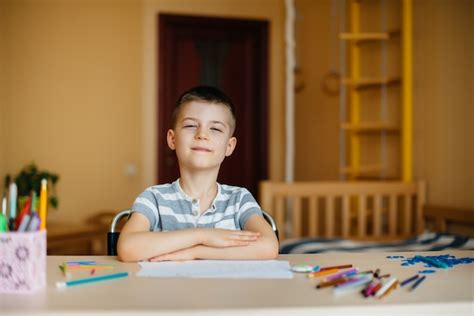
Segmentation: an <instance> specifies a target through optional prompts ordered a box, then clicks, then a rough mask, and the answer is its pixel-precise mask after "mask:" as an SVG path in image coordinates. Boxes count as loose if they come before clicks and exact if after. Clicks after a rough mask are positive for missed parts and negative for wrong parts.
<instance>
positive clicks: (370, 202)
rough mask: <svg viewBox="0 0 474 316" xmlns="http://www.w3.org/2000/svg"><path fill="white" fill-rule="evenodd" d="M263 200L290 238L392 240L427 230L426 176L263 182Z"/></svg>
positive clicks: (284, 237) (283, 232) (261, 184)
mask: <svg viewBox="0 0 474 316" xmlns="http://www.w3.org/2000/svg"><path fill="white" fill-rule="evenodd" d="M259 200H260V201H259V202H260V205H261V207H262V208H264V209H265V210H266V211H268V212H269V213H270V214H271V215H272V216H273V217H274V218H275V221H276V224H277V226H278V227H279V228H280V240H284V239H286V238H302V237H327V238H334V237H340V238H346V239H362V240H390V239H392V240H393V239H397V238H406V237H409V236H413V235H416V234H418V233H420V232H421V231H422V230H423V214H422V212H423V205H424V203H425V185H424V183H423V182H418V183H405V182H388V181H387V182H382V181H377V182H375V181H373V182H355V181H354V182H350V181H347V182H343V181H340V182H293V183H286V182H271V181H263V182H261V183H260V199H259Z"/></svg>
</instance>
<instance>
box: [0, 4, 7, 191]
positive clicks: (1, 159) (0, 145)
mask: <svg viewBox="0 0 474 316" xmlns="http://www.w3.org/2000/svg"><path fill="white" fill-rule="evenodd" d="M5 31H6V30H5V18H4V10H3V7H2V6H1V5H0V47H1V48H0V190H1V191H0V192H3V175H4V174H5V132H4V130H5V123H4V121H5V113H4V108H5V85H6V80H5V79H6V78H5V76H2V75H1V74H3V73H4V72H5V62H6V60H5Z"/></svg>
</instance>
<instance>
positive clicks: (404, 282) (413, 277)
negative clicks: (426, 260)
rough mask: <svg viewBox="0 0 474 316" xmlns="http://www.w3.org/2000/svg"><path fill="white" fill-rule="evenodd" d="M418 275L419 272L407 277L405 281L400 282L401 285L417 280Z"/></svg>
mask: <svg viewBox="0 0 474 316" xmlns="http://www.w3.org/2000/svg"><path fill="white" fill-rule="evenodd" d="M418 277H419V275H418V274H417V275H414V276H412V277H411V278H408V279H406V280H405V281H403V282H402V283H400V285H401V286H405V285H407V284H408V283H410V282H413V281H415V280H416V279H418Z"/></svg>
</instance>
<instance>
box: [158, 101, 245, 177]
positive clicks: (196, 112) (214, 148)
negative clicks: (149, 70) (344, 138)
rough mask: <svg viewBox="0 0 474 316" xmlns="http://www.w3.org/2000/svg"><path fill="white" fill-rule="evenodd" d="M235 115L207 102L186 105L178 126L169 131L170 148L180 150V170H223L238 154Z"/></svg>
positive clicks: (180, 115) (182, 110)
mask: <svg viewBox="0 0 474 316" xmlns="http://www.w3.org/2000/svg"><path fill="white" fill-rule="evenodd" d="M231 122H232V115H231V113H230V110H229V109H228V108H227V107H226V106H224V105H222V104H215V103H208V102H205V101H191V102H189V103H187V104H184V105H183V107H182V109H181V110H180V112H179V114H178V118H177V120H176V125H175V127H174V128H173V129H170V130H168V134H167V141H168V146H169V147H170V148H171V149H172V150H176V155H177V156H178V163H179V166H180V168H187V169H189V170H206V169H214V168H219V167H220V165H221V163H222V161H223V160H224V158H225V157H226V156H230V155H231V154H232V152H233V151H234V148H235V145H236V143H237V139H236V138H235V137H232V135H231V133H232V125H231Z"/></svg>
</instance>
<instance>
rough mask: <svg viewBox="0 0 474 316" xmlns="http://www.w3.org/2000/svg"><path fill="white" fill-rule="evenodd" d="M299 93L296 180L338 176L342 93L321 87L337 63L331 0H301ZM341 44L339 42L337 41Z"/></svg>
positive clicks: (297, 98) (298, 0)
mask: <svg viewBox="0 0 474 316" xmlns="http://www.w3.org/2000/svg"><path fill="white" fill-rule="evenodd" d="M295 4H296V8H297V17H296V32H297V35H296V37H297V38H296V40H297V50H296V52H297V63H298V67H299V69H300V70H299V71H298V72H297V74H296V85H297V86H298V87H301V88H302V89H301V90H300V89H298V90H299V92H297V93H296V95H295V126H296V129H295V180H297V181H298V180H299V181H311V180H313V181H314V180H318V181H321V180H334V179H337V178H338V170H339V125H338V120H339V97H338V96H329V95H327V94H325V93H323V90H322V89H321V81H322V78H323V77H324V76H325V74H326V73H328V72H329V71H330V70H333V69H331V66H336V67H337V69H339V56H337V55H334V56H332V55H331V54H332V53H336V54H337V48H334V47H332V46H331V45H330V44H331V39H330V36H331V34H330V31H331V29H330V26H331V20H330V12H331V0H321V1H312V0H297V1H295ZM336 44H337V42H336Z"/></svg>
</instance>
